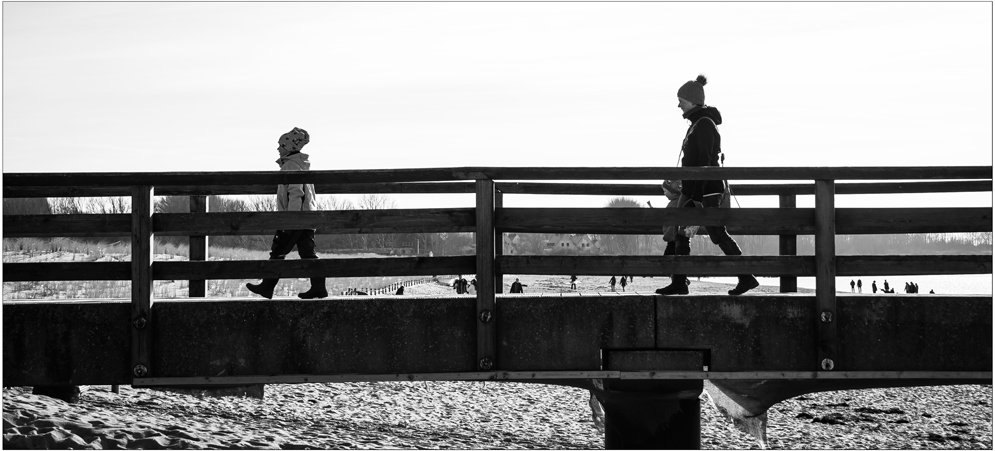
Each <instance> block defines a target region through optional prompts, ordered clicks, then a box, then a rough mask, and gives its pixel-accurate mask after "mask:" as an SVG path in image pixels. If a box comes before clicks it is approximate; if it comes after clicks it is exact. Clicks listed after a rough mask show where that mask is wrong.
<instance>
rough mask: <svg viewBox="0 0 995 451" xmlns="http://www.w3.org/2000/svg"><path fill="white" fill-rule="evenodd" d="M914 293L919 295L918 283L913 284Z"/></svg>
mask: <svg viewBox="0 0 995 451" xmlns="http://www.w3.org/2000/svg"><path fill="white" fill-rule="evenodd" d="M912 292H913V293H918V292H919V284H918V283H915V282H912Z"/></svg>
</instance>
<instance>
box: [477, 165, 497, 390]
mask: <svg viewBox="0 0 995 451" xmlns="http://www.w3.org/2000/svg"><path fill="white" fill-rule="evenodd" d="M476 213H477V214H476V216H477V218H476V219H477V228H476V237H475V238H476V243H477V368H478V369H479V370H482V371H491V370H493V369H496V368H497V339H496V337H495V335H496V334H497V328H496V327H495V323H496V322H497V321H496V320H497V318H496V316H497V315H495V313H496V312H495V310H494V282H495V277H494V276H495V275H494V235H495V234H494V181H493V180H489V179H484V180H477V208H476Z"/></svg>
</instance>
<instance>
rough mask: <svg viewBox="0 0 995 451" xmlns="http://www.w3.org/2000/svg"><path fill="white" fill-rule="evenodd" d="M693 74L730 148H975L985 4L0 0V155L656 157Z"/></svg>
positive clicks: (78, 158) (988, 43)
mask: <svg viewBox="0 0 995 451" xmlns="http://www.w3.org/2000/svg"><path fill="white" fill-rule="evenodd" d="M699 73H704V74H706V75H707V76H708V77H709V83H708V85H707V86H706V87H705V93H706V103H707V104H709V105H711V106H715V107H717V108H718V109H719V110H720V111H721V112H722V115H723V118H724V121H725V122H724V123H723V125H722V126H721V127H720V132H721V133H722V138H723V140H722V141H723V143H722V144H723V150H724V152H725V154H726V165H728V166H923V165H926V166H929V165H986V166H987V165H991V164H992V3H991V2H975V3H857V2H852V3H517V2H516V3H465V2H463V3H138V2H131V3H17V2H4V3H3V171H4V172H76V171H113V172H119V171H121V172H125V171H127V172H130V171H225V170H231V171H255V170H276V169H277V166H276V164H275V163H274V160H275V159H276V157H277V154H276V140H277V138H278V137H279V136H280V135H281V134H282V133H284V132H286V131H288V130H290V129H291V128H292V127H301V128H304V129H306V130H308V132H309V133H310V134H311V143H310V144H308V146H307V147H305V149H304V151H305V153H309V154H310V155H311V161H312V169H317V170H323V169H329V170H330V169H376V168H418V167H449V166H674V165H676V164H677V158H678V152H679V150H680V143H681V140H682V139H683V136H684V132H685V130H686V128H687V125H688V124H687V122H686V121H685V120H684V119H682V118H681V112H680V110H679V109H678V108H677V101H676V92H677V89H678V88H679V87H680V86H681V84H683V83H684V82H686V81H687V80H691V79H693V78H694V77H695V76H696V75H697V74H699ZM520 197H521V196H520ZM838 197H840V198H845V197H852V196H838ZM932 198H933V197H932V196H920V197H919V198H918V201H922V200H923V199H932ZM398 199H400V200H401V202H400V203H401V205H400V206H402V207H421V206H429V205H417V204H418V202H415V201H412V200H410V199H405V196H398ZM661 199H662V197H661ZM936 199H949V197H936ZM641 200H645V199H641ZM471 202H472V201H471ZM660 202H661V203H662V202H663V201H662V200H661V201H660ZM773 202H774V205H776V200H773ZM848 202H849V201H847V200H843V199H839V200H837V205H838V206H847V203H848ZM937 202H939V203H940V204H942V205H950V204H947V202H948V201H947V200H938V201H937ZM950 202H952V204H956V205H974V206H991V193H982V194H980V195H969V196H958V197H957V198H955V199H954V200H953V201H950ZM965 202H966V203H965ZM979 202H980V203H979ZM598 203H599V204H601V203H602V201H598ZM509 206H516V205H514V204H510V205H509ZM748 206H752V205H748ZM765 206H766V205H765ZM799 206H804V205H801V204H800V205H799Z"/></svg>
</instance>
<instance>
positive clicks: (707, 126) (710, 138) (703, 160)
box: [681, 106, 724, 202]
mask: <svg viewBox="0 0 995 451" xmlns="http://www.w3.org/2000/svg"><path fill="white" fill-rule="evenodd" d="M684 118H685V119H687V120H690V121H691V126H690V127H688V131H687V134H686V135H685V136H684V144H683V145H682V146H681V152H682V153H683V154H684V156H683V157H682V158H681V166H683V167H693V166H716V167H718V166H720V162H719V154H720V153H721V152H722V146H721V137H720V136H719V130H718V129H717V128H716V127H715V126H716V125H719V124H721V123H722V115H720V114H719V110H717V109H715V108H713V107H710V106H699V107H696V108H694V109H692V110H691V111H688V112H687V113H685V114H684ZM709 119H711V120H709ZM723 191H724V185H723V183H722V180H682V181H681V194H683V195H684V196H686V197H688V198H690V199H691V200H694V201H695V202H701V201H702V198H703V197H705V196H707V195H710V194H722V192H723Z"/></svg>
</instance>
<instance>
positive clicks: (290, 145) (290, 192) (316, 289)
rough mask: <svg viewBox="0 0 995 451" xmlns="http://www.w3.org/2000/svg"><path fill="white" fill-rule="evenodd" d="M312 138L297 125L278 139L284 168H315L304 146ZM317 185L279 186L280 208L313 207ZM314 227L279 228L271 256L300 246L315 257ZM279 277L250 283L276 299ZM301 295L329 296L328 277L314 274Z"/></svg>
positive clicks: (278, 257) (304, 256)
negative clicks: (304, 150)
mask: <svg viewBox="0 0 995 451" xmlns="http://www.w3.org/2000/svg"><path fill="white" fill-rule="evenodd" d="M310 140H311V138H310V136H309V135H308V133H307V131H305V130H303V129H300V128H297V127H294V129H293V130H291V131H289V132H287V133H284V134H283V136H280V139H279V140H278V141H277V149H276V150H277V152H279V153H280V158H279V159H278V160H276V164H277V165H279V166H280V170H281V171H307V170H310V169H311V162H309V161H308V154H306V153H301V149H302V148H303V147H304V145H306V144H307V143H308V142H309V141H310ZM314 196H315V194H314V185H312V184H310V183H303V184H302V183H288V184H283V185H278V186H277V189H276V208H277V210H279V211H313V210H315V209H316V207H315V197H314ZM314 230H315V229H303V230H277V231H276V234H275V235H273V245H272V246H271V247H270V252H269V259H270V260H283V259H285V258H287V254H289V253H290V251H292V250H294V247H297V254H298V255H300V257H301V259H302V260H314V259H317V258H318V254H316V253H315V252H314ZM279 281H280V279H279V278H269V279H263V281H262V282H261V283H259V284H252V283H249V284H246V285H245V287H246V288H248V289H249V291H251V292H253V293H256V294H258V295H260V296H262V297H264V298H266V299H273V289H274V288H276V284H277V283H278V282H279ZM297 297H299V298H301V299H321V298H325V297H328V291H327V290H326V289H325V278H324V277H312V278H311V288H309V289H308V290H307V291H305V292H303V293H299V294H297Z"/></svg>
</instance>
